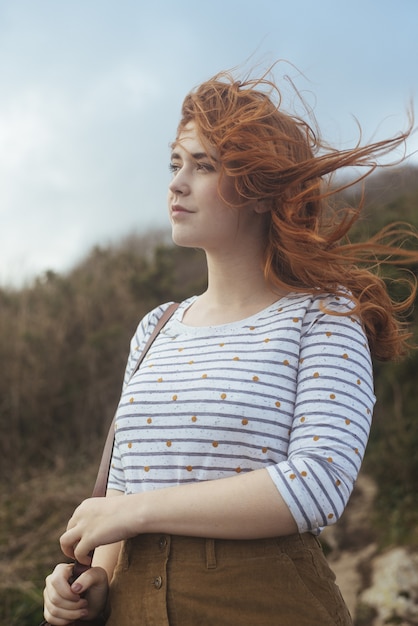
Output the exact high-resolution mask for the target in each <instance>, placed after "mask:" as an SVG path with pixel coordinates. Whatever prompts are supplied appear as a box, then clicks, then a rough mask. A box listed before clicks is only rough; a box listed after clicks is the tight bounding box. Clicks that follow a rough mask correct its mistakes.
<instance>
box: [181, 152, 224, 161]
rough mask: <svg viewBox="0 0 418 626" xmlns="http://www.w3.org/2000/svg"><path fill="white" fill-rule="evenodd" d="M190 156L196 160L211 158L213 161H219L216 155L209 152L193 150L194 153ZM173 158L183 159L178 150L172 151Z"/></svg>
mask: <svg viewBox="0 0 418 626" xmlns="http://www.w3.org/2000/svg"><path fill="white" fill-rule="evenodd" d="M190 156H191V157H192V159H194V160H195V161H200V159H210V160H211V161H215V162H217V161H216V159H215V158H214V157H212V156H210V155H209V154H207V152H193V153H191V154H190ZM171 158H172V159H181V158H182V157H181V156H180V154H179V153H178V152H172V153H171Z"/></svg>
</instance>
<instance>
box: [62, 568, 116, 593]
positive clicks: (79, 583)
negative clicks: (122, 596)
mask: <svg viewBox="0 0 418 626" xmlns="http://www.w3.org/2000/svg"><path fill="white" fill-rule="evenodd" d="M93 587H96V588H100V589H102V588H103V589H106V590H107V587H108V578H107V574H106V571H105V570H104V569H103V568H101V567H91V568H90V569H88V570H86V571H85V572H84V573H83V574H80V576H79V577H78V578H77V580H75V581H74V582H73V584H72V585H71V590H72V591H73V592H74V593H78V594H80V595H84V594H85V593H86V592H87V591H90V590H91V589H92V588H93Z"/></svg>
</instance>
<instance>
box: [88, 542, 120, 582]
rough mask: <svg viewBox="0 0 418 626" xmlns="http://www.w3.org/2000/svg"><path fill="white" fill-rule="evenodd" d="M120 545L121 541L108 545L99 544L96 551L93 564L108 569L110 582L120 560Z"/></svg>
mask: <svg viewBox="0 0 418 626" xmlns="http://www.w3.org/2000/svg"><path fill="white" fill-rule="evenodd" d="M120 546H121V543H120V542H118V543H111V544H109V545H106V546H99V547H98V548H96V549H95V551H94V557H93V562H92V566H94V567H102V568H103V569H104V570H105V571H106V574H107V579H108V581H109V583H110V581H111V580H112V577H113V572H114V570H115V567H116V564H117V562H118V558H119V552H120Z"/></svg>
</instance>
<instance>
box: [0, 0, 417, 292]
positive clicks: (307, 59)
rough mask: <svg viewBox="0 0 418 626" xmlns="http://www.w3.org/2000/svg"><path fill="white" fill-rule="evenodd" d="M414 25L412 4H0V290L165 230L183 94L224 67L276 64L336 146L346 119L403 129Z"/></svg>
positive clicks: (234, 0)
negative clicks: (99, 248)
mask: <svg viewBox="0 0 418 626" xmlns="http://www.w3.org/2000/svg"><path fill="white" fill-rule="evenodd" d="M417 26H418V2H417V0H398V1H397V2H395V0H393V1H392V0H379V2H376V0H350V2H349V3H348V2H339V1H338V0H333V1H330V0H323V1H321V2H316V3H314V2H312V0H292V2H289V1H288V2H281V1H280V0H269V1H268V0H257V1H256V2H255V1H254V0H251V1H249V0H230V1H228V0H223V1H220V0H211V2H207V3H198V2H196V1H194V2H190V1H189V0H178V1H177V2H172V1H167V0H153V1H152V2H145V1H144V0H136V1H134V0H118V1H117V2H116V0H112V1H110V0H36V1H34V0H0V219H1V222H0V224H1V226H0V284H1V285H7V284H14V285H21V284H23V283H24V281H28V280H31V279H32V278H33V277H34V276H37V275H39V274H41V273H42V272H44V271H45V270H46V269H53V270H55V271H58V272H61V271H67V270H68V269H71V267H73V266H74V265H75V264H76V263H77V262H78V261H79V260H80V259H82V257H83V256H84V255H85V254H86V253H87V252H88V251H89V250H90V248H91V247H92V246H94V245H96V244H99V245H100V244H102V245H106V244H107V243H109V242H112V241H118V240H119V239H121V238H122V237H124V236H125V235H127V234H129V233H132V232H137V233H146V232H147V231H149V230H150V229H151V228H159V227H164V226H166V225H168V220H167V211H166V187H167V183H168V180H169V173H168V156H169V150H168V144H169V142H170V141H171V140H172V138H173V136H174V132H175V127H176V124H177V120H178V115H179V110H180V106H181V102H182V99H183V97H184V95H185V94H186V93H187V92H188V91H189V90H190V89H191V88H192V87H194V86H195V85H196V84H198V83H199V82H201V81H202V80H205V79H206V78H208V77H210V76H212V75H213V74H215V73H216V72H218V71H219V70H222V69H229V68H231V67H235V66H239V67H241V68H243V71H244V72H245V71H246V70H248V69H249V68H251V67H254V66H257V67H259V68H260V70H264V69H266V68H267V67H268V66H269V65H270V64H271V63H273V62H274V61H275V60H277V59H286V60H287V61H288V62H289V64H288V65H284V64H283V65H280V66H279V68H278V70H277V74H276V76H277V78H278V80H279V82H280V80H283V76H284V75H288V76H290V77H291V78H292V80H294V81H295V83H296V86H297V88H298V89H299V90H300V91H301V92H302V93H303V94H304V96H305V97H306V99H307V101H308V102H309V104H310V105H312V106H313V107H314V111H315V115H316V117H317V119H318V121H319V124H320V127H321V129H322V132H323V134H324V136H325V137H326V138H327V139H328V140H329V141H331V142H333V143H335V144H336V145H337V146H340V147H341V146H344V147H348V146H349V145H352V144H353V143H355V141H357V139H358V129H357V126H356V123H355V121H354V118H357V119H358V120H359V122H360V124H361V127H362V130H363V136H364V139H365V140H368V139H370V138H372V137H373V138H383V137H385V136H390V135H392V134H394V133H396V132H397V131H398V130H399V129H403V128H405V126H406V109H407V106H408V103H409V101H410V98H411V97H414V98H415V101H417V98H418V69H417V67H418V39H417V34H416V30H417ZM296 68H297V69H296ZM286 84H287V83H286V81H285V82H284V83H283V85H284V86H285V85H286ZM285 89H286V87H285ZM415 110H417V106H416V104H415ZM417 119H418V116H417ZM414 150H418V138H417V134H415V136H414V137H413V138H412V139H411V141H410V143H409V151H410V152H413V151H414ZM413 162H415V163H416V162H418V159H417V156H414V157H413Z"/></svg>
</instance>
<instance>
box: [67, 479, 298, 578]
mask: <svg viewBox="0 0 418 626" xmlns="http://www.w3.org/2000/svg"><path fill="white" fill-rule="evenodd" d="M296 532H298V529H297V525H296V523H295V521H294V519H293V517H292V515H291V513H290V511H289V509H288V507H287V505H286V503H285V502H284V500H283V498H282V497H281V495H280V493H279V491H278V490H277V488H276V487H275V485H274V483H273V481H272V480H271V478H270V475H269V473H268V472H267V471H266V470H265V469H261V470H255V471H253V472H249V473H248V474H240V475H239V476H234V477H232V478H223V479H218V480H213V481H203V482H196V483H192V484H187V485H180V486H178V487H171V488H167V489H156V490H155V491H148V492H145V493H137V494H131V495H127V496H124V497H123V498H112V497H109V498H92V499H90V500H85V501H84V502H82V504H81V505H80V506H79V507H78V508H77V509H76V510H75V511H74V515H73V517H72V518H71V519H70V521H69V522H68V528H67V531H66V532H65V533H64V534H63V535H62V537H61V547H62V550H63V552H64V554H66V555H67V556H69V557H70V558H74V557H75V558H76V559H78V560H79V561H80V562H81V563H86V564H88V563H89V562H90V561H89V556H88V555H89V553H90V552H91V550H94V549H95V548H97V547H98V546H106V545H111V544H116V543H117V542H118V541H121V540H123V539H128V538H130V537H134V536H136V535H141V534H145V533H168V534H173V535H188V536H194V537H210V538H215V539H216V538H218V539H257V538H262V537H274V536H279V535H290V534H293V533H296ZM115 554H116V549H115V548H114V547H113V548H111V549H110V548H109V551H107V550H106V551H103V552H101V551H100V552H98V556H97V559H99V558H100V559H103V561H102V562H103V564H104V568H105V569H106V571H107V572H108V575H111V574H110V573H111V571H113V566H114V559H115ZM112 564H113V565H112Z"/></svg>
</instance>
